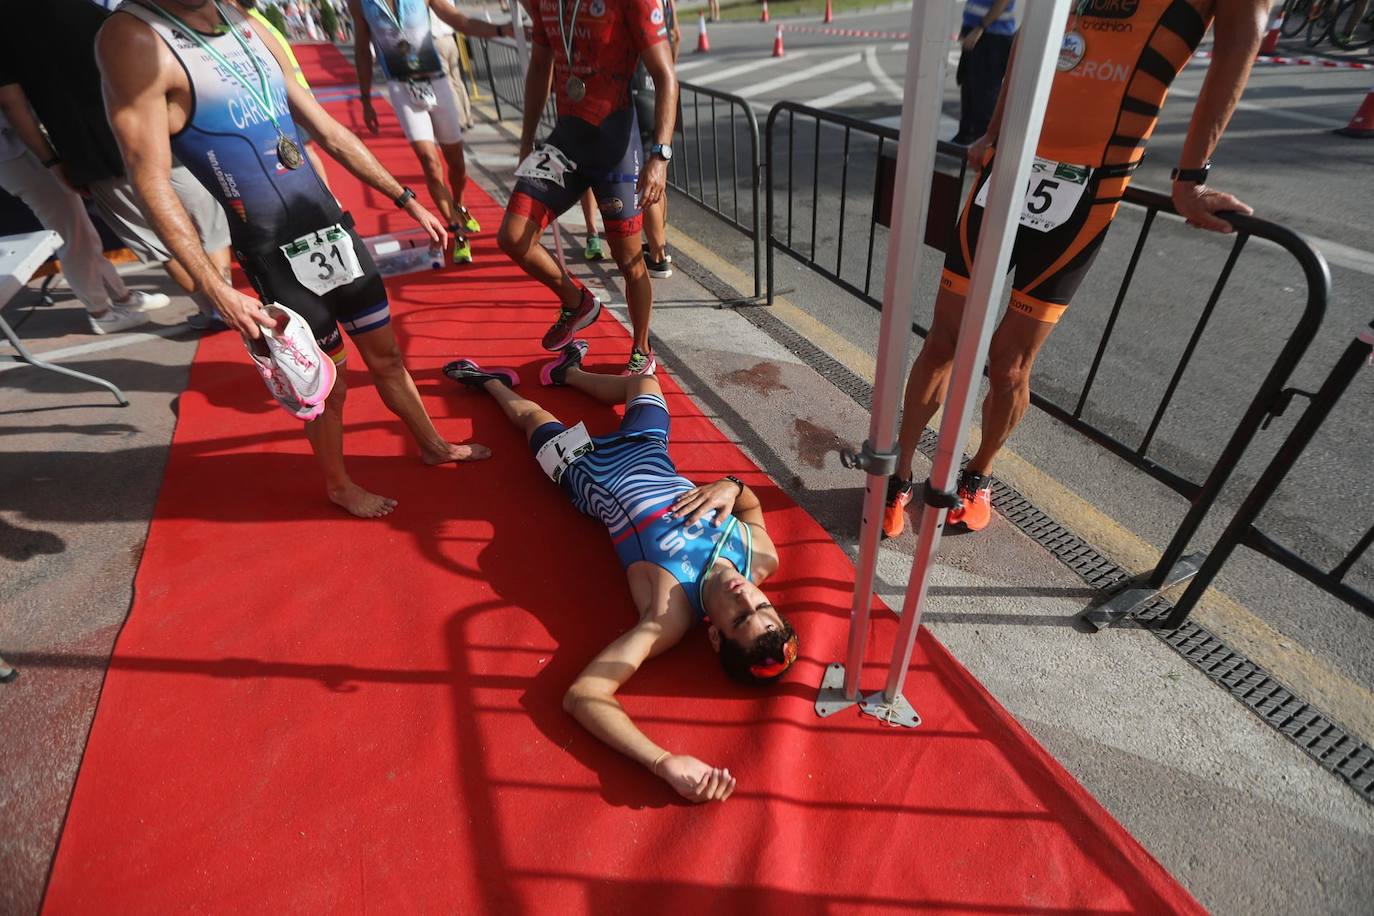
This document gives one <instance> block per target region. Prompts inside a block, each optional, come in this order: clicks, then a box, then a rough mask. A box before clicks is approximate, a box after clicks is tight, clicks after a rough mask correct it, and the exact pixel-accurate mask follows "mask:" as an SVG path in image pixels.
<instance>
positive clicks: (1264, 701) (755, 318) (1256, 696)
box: [674, 252, 1374, 804]
mask: <svg viewBox="0 0 1374 916" xmlns="http://www.w3.org/2000/svg"><path fill="white" fill-rule="evenodd" d="M674 262H675V263H676V264H678V265H679V266H680V267H681V268H682V269H683V271H684V272H686V273H687V274H688V275H689V276H691V277H692V279H694V280H696V281H697V282H698V283H700V284H701V285H702V286H704V287H705V288H706V289H708V290H709V291H710V292H711V293H712V294H714V295H716V296H717V297H719V298H720V299H721V300H722V301H723V302H731V301H734V302H739V301H741V299H742V297H741V296H740V295H739V293H738V291H736V290H734V289H733V288H731V287H729V286H727V285H726V284H724V283H722V282H721V281H720V280H719V279H718V278H717V277H715V276H714V275H712V274H711V273H710V272H709V271H707V270H705V269H704V268H702V266H701V265H700V264H698V263H696V262H695V261H693V260H692V259H690V258H688V257H686V256H684V255H682V254H681V253H680V252H679V253H677V254H675V255H674ZM735 311H736V312H738V313H739V315H740V317H742V318H744V319H745V320H746V321H748V322H749V323H750V324H752V325H753V326H754V327H756V328H758V329H759V330H761V331H763V332H764V333H765V334H767V335H768V336H769V337H771V338H772V339H773V340H774V341H776V342H777V343H779V344H781V345H782V346H783V347H785V348H786V349H787V350H788V351H790V352H791V353H793V354H794V355H796V356H797V357H798V358H800V359H801V360H802V361H803V362H805V363H806V364H807V365H808V366H810V367H811V368H812V369H814V370H815V371H816V372H818V373H819V374H820V375H821V377H822V378H824V379H826V380H827V381H829V382H830V383H831V384H832V385H834V386H835V387H836V388H837V389H839V390H840V391H841V392H843V393H844V394H846V395H847V396H849V397H850V398H851V399H853V401H854V402H855V403H857V404H858V405H859V406H861V407H863V408H864V409H865V410H871V409H872V403H873V388H872V386H871V385H870V384H869V383H868V381H867V380H865V379H864V378H863V377H862V376H860V375H859V374H857V373H856V372H854V371H852V370H851V369H849V368H848V367H847V366H845V365H843V364H842V363H840V362H839V361H838V360H836V359H835V358H834V357H832V356H831V355H830V354H828V353H826V352H825V351H824V350H822V349H821V348H820V347H817V346H816V345H815V344H813V343H812V342H811V341H809V340H807V339H806V338H805V337H803V336H802V335H801V334H799V333H797V332H796V331H795V330H794V329H793V328H792V327H791V326H790V325H788V324H786V323H785V322H783V321H782V320H781V319H779V318H778V317H777V316H776V315H774V314H772V313H771V312H770V311H769V310H768V308H767V307H766V306H757V305H743V306H738V307H736V309H735ZM937 439H938V436H937V435H936V433H935V432H934V431H933V430H929V429H927V430H926V431H925V432H924V433H922V435H921V441H920V445H919V448H920V450H921V453H922V454H924V455H926V456H927V457H930V456H931V455H933V454H934V451H935V444H936V441H937ZM992 504H993V506H994V507H996V509H997V510H998V511H999V512H1001V513H1002V514H1003V515H1004V516H1006V517H1007V519H1008V520H1009V521H1011V523H1012V524H1014V525H1016V527H1017V528H1020V529H1021V531H1022V532H1024V533H1025V534H1026V536H1028V537H1029V538H1031V539H1032V540H1033V541H1035V542H1036V543H1037V544H1039V545H1040V546H1042V547H1044V548H1045V549H1046V550H1048V551H1049V552H1050V553H1051V554H1052V555H1053V556H1054V557H1055V558H1056V559H1058V560H1059V561H1060V562H1062V563H1063V564H1064V565H1065V566H1067V567H1068V568H1069V569H1071V570H1073V572H1074V573H1075V574H1076V575H1078V577H1079V578H1081V579H1082V580H1083V581H1084V582H1086V583H1088V584H1089V585H1091V586H1092V587H1093V588H1096V589H1100V590H1101V591H1103V592H1104V593H1105V594H1108V595H1109V594H1111V593H1112V592H1114V591H1115V590H1117V589H1118V588H1121V587H1122V586H1124V585H1125V584H1126V583H1127V582H1128V581H1130V579H1131V574H1130V573H1129V572H1127V571H1126V570H1125V569H1123V568H1122V567H1121V566H1119V565H1118V564H1117V563H1116V562H1115V561H1114V560H1112V559H1110V558H1109V557H1107V556H1105V555H1104V554H1103V553H1102V552H1101V551H1100V550H1098V549H1097V548H1096V547H1094V546H1092V545H1091V544H1089V543H1087V542H1086V541H1084V540H1083V539H1082V538H1080V537H1079V536H1078V535H1076V534H1074V533H1073V532H1072V531H1070V530H1069V529H1067V528H1065V527H1064V526H1063V525H1061V524H1060V523H1059V522H1057V521H1055V520H1054V519H1052V518H1050V516H1048V515H1046V514H1045V513H1044V512H1043V511H1041V510H1040V509H1039V508H1038V507H1036V506H1035V505H1033V504H1032V503H1031V501H1030V500H1028V499H1026V497H1025V496H1023V495H1021V494H1020V493H1019V492H1017V491H1016V490H1014V489H1013V488H1012V487H1010V486H1008V485H1007V484H1005V483H1003V482H1002V481H1001V480H998V479H996V478H993V485H992ZM1172 609H1173V606H1172V605H1171V604H1170V603H1169V601H1168V600H1167V599H1164V598H1156V599H1154V600H1153V601H1151V602H1150V603H1148V604H1146V605H1145V606H1144V607H1143V608H1142V609H1141V610H1140V612H1139V613H1137V614H1136V615H1135V617H1134V618H1133V620H1134V621H1135V622H1136V623H1138V624H1147V625H1148V624H1149V623H1151V622H1153V621H1156V620H1160V619H1163V618H1164V617H1166V616H1168V614H1169V612H1170V611H1171V610H1172ZM1149 630H1150V632H1151V633H1153V634H1154V636H1155V637H1156V638H1157V639H1159V640H1160V641H1161V642H1163V643H1164V644H1165V645H1167V646H1169V647H1170V648H1172V649H1173V650H1174V651H1175V652H1177V653H1178V654H1179V655H1181V656H1183V658H1184V659H1185V660H1186V661H1187V662H1188V663H1189V664H1190V665H1192V666H1193V667H1194V668H1196V669H1197V670H1198V671H1200V672H1202V673H1203V674H1204V675H1206V676H1207V677H1208V678H1209V679H1211V681H1212V682H1213V683H1215V684H1217V685H1219V686H1221V687H1223V688H1224V689H1225V690H1226V691H1227V692H1229V693H1230V694H1231V695H1232V696H1233V697H1235V698H1236V699H1237V700H1239V701H1240V702H1241V703H1243V704H1244V705H1245V706H1246V708H1248V709H1249V710H1250V711H1251V712H1253V713H1254V714H1255V715H1257V716H1258V717H1259V718H1260V720H1261V721H1263V722H1265V723H1266V724H1268V725H1269V726H1270V727H1271V728H1273V729H1274V730H1275V731H1277V732H1278V733H1279V734H1281V735H1283V736H1284V737H1285V738H1287V739H1288V740H1289V741H1290V742H1292V743H1293V744H1295V745H1296V746H1297V747H1298V748H1300V749H1301V750H1302V751H1303V752H1304V753H1305V754H1307V755H1308V756H1309V757H1311V758H1312V759H1313V760H1315V761H1316V762H1317V763H1318V764H1319V765H1321V766H1322V767H1323V768H1324V769H1326V770H1329V771H1330V772H1331V773H1334V774H1335V775H1336V776H1338V777H1339V778H1340V779H1341V780H1342V781H1343V782H1345V783H1346V785H1348V786H1350V788H1352V789H1353V790H1354V791H1355V793H1356V794H1357V795H1359V796H1360V798H1362V799H1364V801H1365V802H1367V803H1369V804H1374V749H1372V748H1370V746H1369V745H1368V744H1365V743H1364V742H1363V741H1361V740H1360V739H1358V738H1356V737H1355V736H1353V735H1351V734H1350V733H1349V732H1348V731H1346V730H1345V728H1344V727H1343V726H1341V725H1340V724H1339V723H1337V722H1334V721H1332V720H1331V719H1330V718H1328V717H1327V716H1325V715H1324V714H1323V713H1322V712H1321V711H1320V710H1318V709H1316V708H1315V707H1313V706H1312V705H1311V704H1309V703H1308V702H1307V701H1305V700H1303V699H1302V698H1301V697H1298V696H1296V695H1295V694H1294V693H1293V692H1292V691H1291V690H1289V689H1288V688H1287V687H1285V686H1283V684H1281V683H1279V682H1278V681H1276V680H1275V679H1274V678H1273V676H1272V675H1271V674H1269V672H1268V671H1265V670H1264V669H1263V668H1261V667H1260V666H1259V665H1257V664H1255V663H1254V662H1253V661H1251V660H1250V659H1249V658H1247V657H1246V656H1245V655H1244V654H1242V653H1240V652H1238V651H1236V650H1235V649H1233V648H1232V647H1231V646H1229V645H1227V644H1226V642H1225V641H1223V640H1222V639H1221V638H1219V637H1218V636H1217V635H1216V634H1215V633H1212V632H1211V631H1210V630H1208V629H1207V628H1206V627H1203V626H1201V625H1200V624H1197V623H1194V622H1193V621H1191V620H1189V621H1186V622H1185V623H1184V624H1183V625H1182V626H1180V627H1179V628H1178V629H1176V630H1173V631H1168V630H1159V629H1154V628H1152V627H1151V628H1149Z"/></svg>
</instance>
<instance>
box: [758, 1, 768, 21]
mask: <svg viewBox="0 0 1374 916" xmlns="http://www.w3.org/2000/svg"><path fill="white" fill-rule="evenodd" d="M767 21H768V0H763V15H762V16H760V17H759V22H767Z"/></svg>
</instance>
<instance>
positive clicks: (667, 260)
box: [642, 245, 673, 280]
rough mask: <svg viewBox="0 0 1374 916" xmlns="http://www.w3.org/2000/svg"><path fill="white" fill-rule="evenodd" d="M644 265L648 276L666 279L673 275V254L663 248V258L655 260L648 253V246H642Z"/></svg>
mask: <svg viewBox="0 0 1374 916" xmlns="http://www.w3.org/2000/svg"><path fill="white" fill-rule="evenodd" d="M642 250H643V252H644V267H645V269H646V270H648V271H649V276H651V277H653V278H654V279H655V280H666V279H668V278H669V277H671V276H672V275H673V256H672V255H670V254H669V253H668V249H666V248H665V249H663V260H661V261H655V260H654V259H653V256H652V255H650V254H649V246H648V245H645V246H643V249H642Z"/></svg>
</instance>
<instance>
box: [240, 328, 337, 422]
mask: <svg viewBox="0 0 1374 916" xmlns="http://www.w3.org/2000/svg"><path fill="white" fill-rule="evenodd" d="M262 309H263V311H264V312H266V313H267V315H268V317H270V318H272V319H273V320H274V321H275V324H274V325H273V326H272V327H270V328H263V329H262V334H261V335H260V336H259V338H258V339H257V340H250V339H249V338H244V344H245V345H246V346H247V347H248V352H249V353H250V354H253V357H254V362H260V360H259V358H258V357H259V354H260V353H261V352H262V351H263V350H265V351H266V354H267V356H268V359H269V361H270V362H271V365H272V368H273V370H274V374H275V375H276V377H277V378H278V380H279V381H280V382H281V383H282V384H284V385H286V387H287V390H288V391H289V392H290V394H291V399H292V400H294V401H295V402H296V403H297V404H299V405H300V406H302V407H307V408H308V407H315V406H317V405H320V404H323V403H324V401H325V399H326V398H328V397H329V392H331V391H333V390H334V377H335V374H336V368H335V366H334V361H333V360H332V359H330V358H329V357H328V356H327V355H326V354H325V352H324V351H323V350H321V349H320V345H319V344H318V343H316V342H315V335H314V333H313V332H312V331H311V330H310V325H308V324H306V321H305V319H304V318H302V317H301V316H300V315H298V314H296V313H295V312H293V311H291V309H289V308H287V307H286V306H284V305H278V304H276V303H275V302H269V303H267V304H266V305H264V306H263V307H262ZM269 387H271V386H269Z"/></svg>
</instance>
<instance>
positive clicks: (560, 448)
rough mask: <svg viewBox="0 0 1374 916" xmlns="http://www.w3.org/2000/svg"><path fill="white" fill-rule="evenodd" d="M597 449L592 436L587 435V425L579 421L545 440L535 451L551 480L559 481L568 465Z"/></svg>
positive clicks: (535, 457)
mask: <svg viewBox="0 0 1374 916" xmlns="http://www.w3.org/2000/svg"><path fill="white" fill-rule="evenodd" d="M595 449H596V446H595V445H593V444H592V440H591V437H590V436H588V435H587V427H586V425H585V424H583V423H578V424H577V425H576V426H574V427H572V428H571V429H565V430H563V431H562V432H561V433H559V434H558V435H556V436H554V437H553V438H552V439H550V440H549V441H548V442H545V443H544V444H543V445H542V446H541V447H540V449H539V451H537V452H535V453H534V460H535V461H538V462H539V466H540V467H541V468H543V469H544V473H545V474H547V475H549V480H552V481H553V482H554V483H558V481H560V480H562V479H563V472H564V471H566V470H567V469H568V465H570V464H572V463H573V462H574V461H576V460H577V459H579V458H581V457H582V456H583V455H585V454H587V453H588V452H591V451H595Z"/></svg>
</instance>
